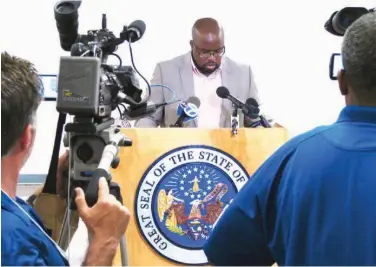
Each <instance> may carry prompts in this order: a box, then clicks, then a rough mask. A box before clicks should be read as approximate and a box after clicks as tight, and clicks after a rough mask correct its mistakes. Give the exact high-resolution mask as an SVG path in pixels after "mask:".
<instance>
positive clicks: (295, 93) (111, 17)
mask: <svg viewBox="0 0 376 267" xmlns="http://www.w3.org/2000/svg"><path fill="white" fill-rule="evenodd" d="M54 4H55V1H51V0H38V1H27V0H12V1H6V2H3V3H2V15H1V17H0V18H1V25H2V34H1V39H2V40H1V49H2V50H7V51H9V52H10V53H13V54H16V55H18V56H20V57H24V58H26V59H29V60H31V61H32V62H34V63H35V64H36V66H37V68H38V69H39V71H40V72H41V73H56V72H57V70H58V64H59V57H60V56H62V55H67V54H68V53H67V52H64V51H62V50H61V48H60V45H59V40H58V34H57V30H56V26H55V20H54V12H53V6H54ZM372 4H373V5H375V0H363V1H360V0H353V1H351V0H331V1H298V0H295V1H293V0H288V1H278V0H274V1H273V0H263V1H262V0H258V1H255V0H247V1H236V4H235V1H220V0H216V1H215V0H207V1H199V0H194V1H176V0H172V1H167V0H159V1H152V0H137V1H124V0H106V1H105V0H84V2H83V4H82V6H81V8H80V10H79V15H80V18H79V23H80V32H81V33H84V32H86V31H87V30H88V29H97V28H100V26H101V14H102V13H106V14H107V18H108V27H109V28H110V29H111V30H113V31H114V32H115V33H116V34H118V33H119V31H120V30H121V29H122V26H123V25H124V24H129V23H130V22H132V21H133V20H135V19H142V20H144V21H145V22H146V24H147V29H146V33H145V35H144V37H143V39H142V40H140V41H139V42H137V43H135V44H134V46H133V48H134V55H135V62H136V66H137V67H138V69H139V70H140V71H141V72H142V73H143V74H144V75H145V76H146V77H147V78H148V79H150V77H151V75H152V72H153V69H154V66H155V64H156V63H157V62H158V61H160V60H165V59H168V58H172V57H174V56H177V55H179V54H182V53H185V52H187V51H188V49H189V40H190V29H191V26H192V23H193V22H194V21H195V20H196V19H197V18H200V17H203V16H212V17H214V18H216V19H217V20H219V21H220V22H221V23H222V24H223V26H224V29H225V34H226V53H227V55H228V56H230V57H232V58H233V59H236V60H238V61H241V62H244V63H249V64H251V66H252V67H253V71H254V74H255V79H256V82H257V84H258V86H259V89H260V90H261V96H262V100H263V104H264V111H265V112H266V113H268V114H269V115H271V116H272V117H274V118H275V119H276V120H277V121H279V122H280V123H282V124H283V125H285V126H286V127H287V128H289V129H290V131H291V133H292V134H293V135H295V134H298V133H301V132H303V131H306V130H308V129H310V128H312V127H315V126H317V125H319V124H327V123H331V122H333V121H334V120H335V119H336V117H337V114H338V112H339V110H340V109H341V108H342V107H343V98H342V97H341V96H340V94H339V92H338V89H337V86H336V83H335V82H333V81H330V80H329V78H328V73H329V70H328V66H329V57H330V55H331V53H332V52H337V51H339V49H340V42H341V38H340V37H335V36H332V35H330V34H329V33H327V32H326V31H325V30H324V28H323V25H324V23H325V21H326V20H327V19H328V18H329V16H330V15H331V14H332V12H334V11H335V10H338V9H339V8H341V7H343V6H345V5H350V6H366V7H368V8H370V7H372ZM118 53H119V55H120V56H121V57H122V58H123V61H125V62H124V63H128V64H129V53H128V50H127V45H123V46H122V47H119V50H118ZM57 116H58V114H57V112H56V110H55V103H51V102H50V103H43V104H42V106H41V107H40V110H39V112H38V120H39V121H38V123H39V132H38V136H37V143H36V147H35V150H34V152H33V154H32V156H31V159H30V161H29V162H28V164H27V165H26V166H25V167H24V169H23V173H45V172H47V170H48V166H49V160H50V156H51V154H52V146H53V141H54V133H55V126H56V120H57ZM37 160H38V161H39V163H37Z"/></svg>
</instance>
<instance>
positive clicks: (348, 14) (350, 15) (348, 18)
mask: <svg viewBox="0 0 376 267" xmlns="http://www.w3.org/2000/svg"><path fill="white" fill-rule="evenodd" d="M366 13H368V10H367V9H365V8H357V7H346V8H344V9H342V10H340V11H339V12H338V13H337V14H336V15H335V16H334V17H333V22H332V23H333V28H334V30H335V31H336V32H337V33H338V34H340V35H344V34H345V32H346V29H347V28H348V27H349V26H350V25H351V24H352V23H353V22H354V21H356V20H357V19H358V18H360V17H361V16H363V15H364V14H366Z"/></svg>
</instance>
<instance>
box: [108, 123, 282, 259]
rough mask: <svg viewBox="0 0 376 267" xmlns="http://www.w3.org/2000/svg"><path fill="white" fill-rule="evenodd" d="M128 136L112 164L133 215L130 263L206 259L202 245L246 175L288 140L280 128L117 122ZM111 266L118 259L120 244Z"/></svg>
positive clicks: (129, 228) (115, 176)
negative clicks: (128, 141) (151, 126)
mask: <svg viewBox="0 0 376 267" xmlns="http://www.w3.org/2000/svg"><path fill="white" fill-rule="evenodd" d="M122 132H123V133H124V134H125V135H126V136H127V137H128V138H130V139H131V140H132V142H133V144H132V146H131V147H124V148H121V150H120V154H119V156H120V165H119V166H118V168H117V169H115V170H112V171H111V172H112V176H113V180H114V181H116V182H117V183H119V184H120V186H121V192H122V196H123V200H124V205H125V206H126V207H127V208H128V209H129V210H130V212H131V214H132V218H131V221H130V224H129V227H128V229H127V232H126V234H125V236H126V244H127V253H128V259H129V265H131V266H172V265H206V264H207V259H206V257H205V254H204V253H203V250H202V246H203V244H204V242H205V241H206V240H207V238H208V236H209V235H210V233H211V231H212V229H213V227H214V226H215V222H216V221H217V219H218V217H219V216H220V214H221V213H222V212H223V210H224V209H225V208H226V207H227V205H228V204H229V203H230V202H231V200H232V198H233V197H234V196H235V195H236V193H237V192H238V191H239V190H240V189H241V188H242V187H243V185H244V184H245V183H246V182H247V180H248V179H249V176H250V175H252V174H253V173H254V171H255V170H256V169H257V168H258V167H259V166H260V165H261V164H262V163H263V162H264V161H265V160H266V159H267V158H268V157H269V156H270V155H271V154H272V153H273V152H274V151H275V150H276V149H278V148H279V147H280V146H281V145H282V144H284V143H285V142H286V141H287V140H288V133H287V131H286V129H284V128H271V129H270V128H269V129H239V131H238V134H237V135H236V136H232V134H231V130H230V129H214V130H205V129H197V128H184V129H179V128H178V129H175V128H158V129H122ZM114 265H116V266H120V265H121V257H120V251H119V252H118V253H117V255H116V258H115V261H114Z"/></svg>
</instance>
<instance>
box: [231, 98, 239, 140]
mask: <svg viewBox="0 0 376 267" xmlns="http://www.w3.org/2000/svg"><path fill="white" fill-rule="evenodd" d="M232 108H233V110H232V115H231V128H232V130H231V133H232V135H233V136H234V135H237V134H238V128H239V116H238V108H237V106H236V105H234V104H233V105H232Z"/></svg>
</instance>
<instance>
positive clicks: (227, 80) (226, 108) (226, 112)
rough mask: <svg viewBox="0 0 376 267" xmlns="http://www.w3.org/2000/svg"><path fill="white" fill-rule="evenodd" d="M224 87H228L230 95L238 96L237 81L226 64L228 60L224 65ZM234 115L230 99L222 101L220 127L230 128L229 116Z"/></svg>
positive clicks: (224, 59)
mask: <svg viewBox="0 0 376 267" xmlns="http://www.w3.org/2000/svg"><path fill="white" fill-rule="evenodd" d="M222 66H223V67H222V85H223V86H224V87H226V88H227V89H228V90H229V91H230V94H231V95H233V96H235V97H236V96H237V93H236V92H237V89H238V88H237V86H236V80H234V76H233V75H232V73H231V68H230V66H229V65H228V62H226V58H223V65H222ZM231 113H232V103H231V101H230V100H228V99H222V108H221V118H220V127H221V128H223V127H230V125H228V119H229V116H231Z"/></svg>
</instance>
